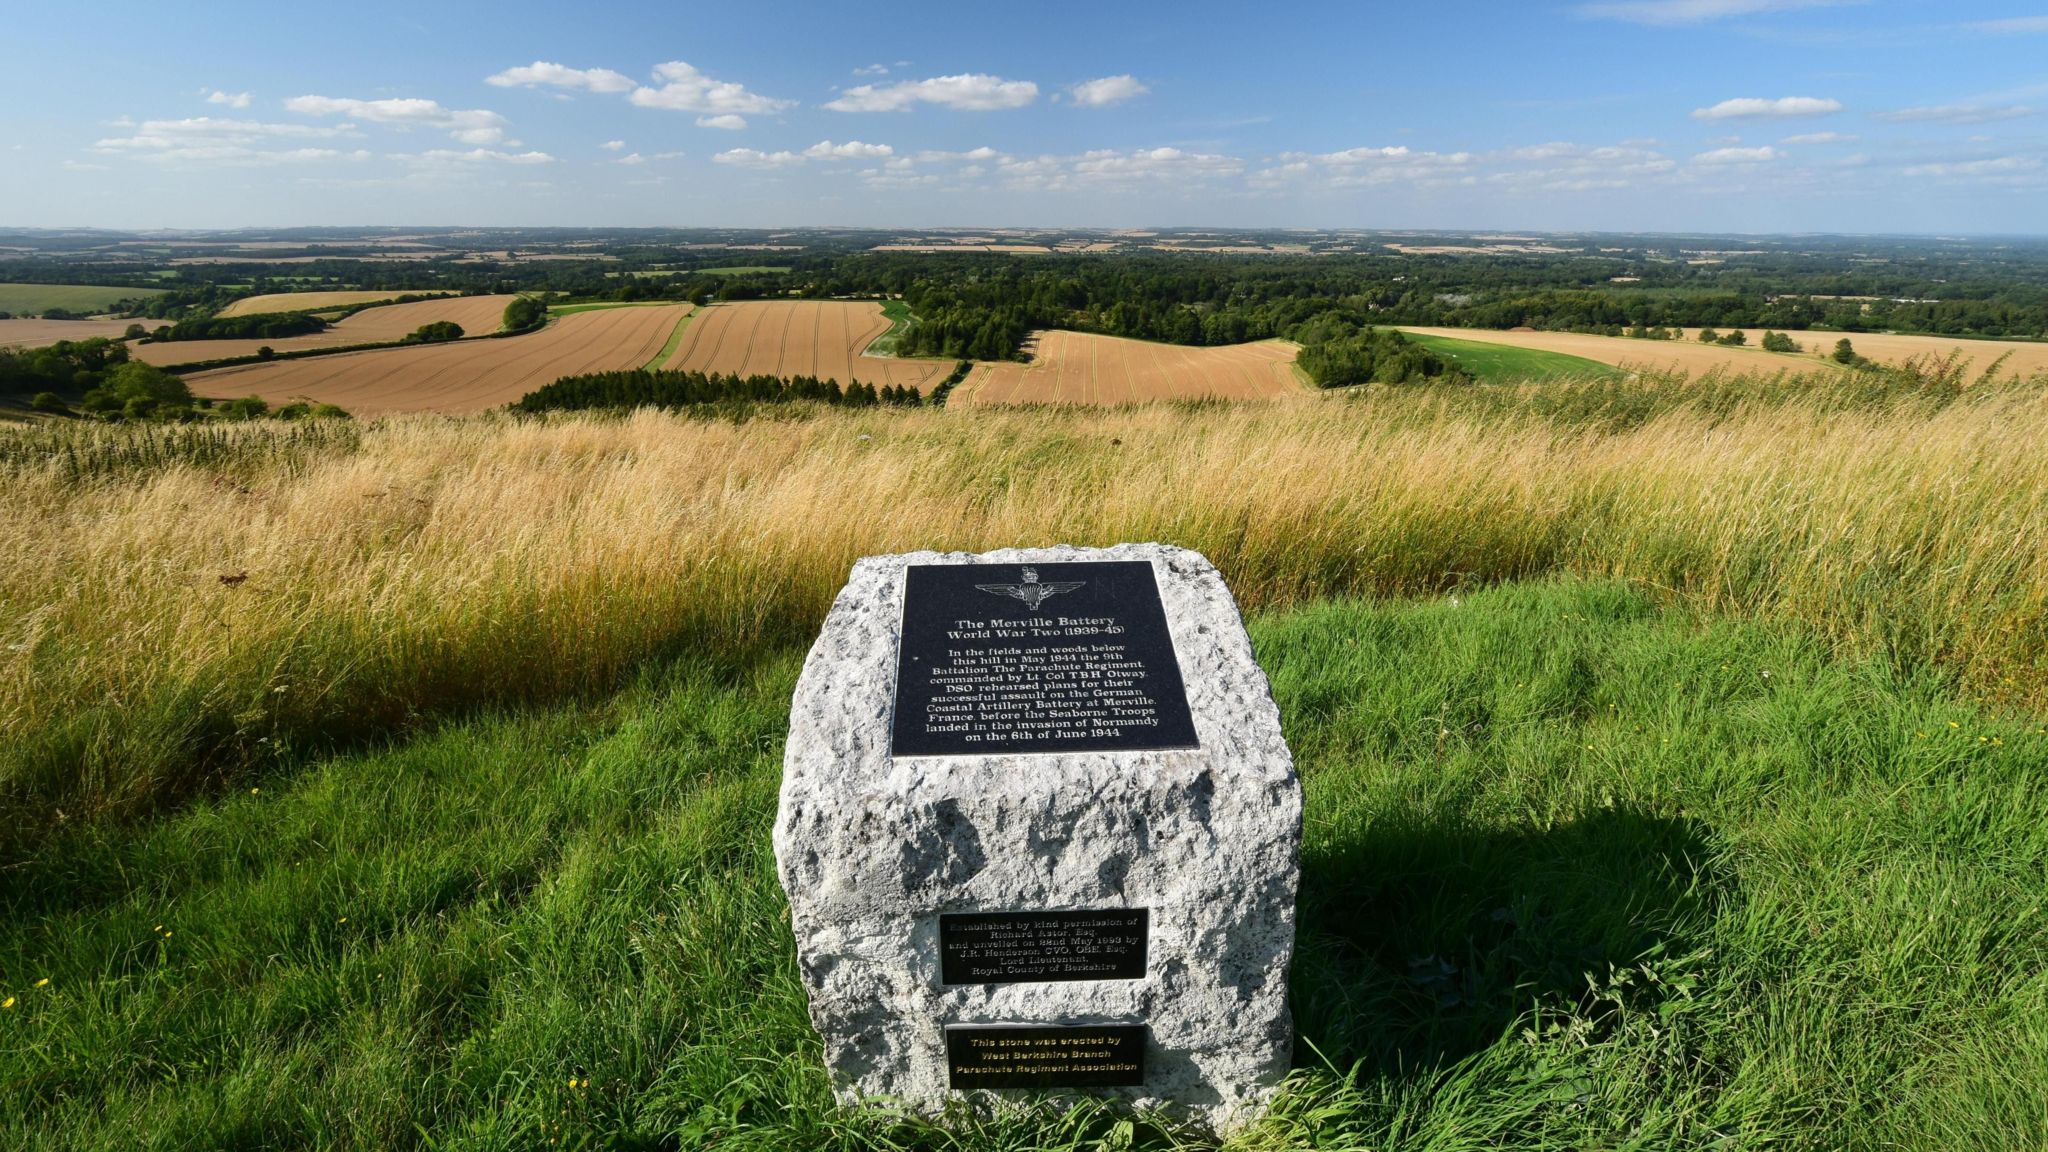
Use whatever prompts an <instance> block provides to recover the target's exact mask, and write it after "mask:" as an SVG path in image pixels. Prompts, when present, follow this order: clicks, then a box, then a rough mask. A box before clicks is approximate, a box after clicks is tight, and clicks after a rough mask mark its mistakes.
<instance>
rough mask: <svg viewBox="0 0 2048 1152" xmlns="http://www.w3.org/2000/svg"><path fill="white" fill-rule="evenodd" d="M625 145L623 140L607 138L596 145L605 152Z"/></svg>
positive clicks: (614, 150)
mask: <svg viewBox="0 0 2048 1152" xmlns="http://www.w3.org/2000/svg"><path fill="white" fill-rule="evenodd" d="M625 146H626V142H625V141H624V140H607V141H605V142H604V143H602V144H599V145H598V147H599V148H602V149H604V150H605V151H607V152H617V151H618V150H620V149H621V148H624V147H625Z"/></svg>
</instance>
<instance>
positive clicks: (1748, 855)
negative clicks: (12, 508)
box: [0, 580, 2048, 1152]
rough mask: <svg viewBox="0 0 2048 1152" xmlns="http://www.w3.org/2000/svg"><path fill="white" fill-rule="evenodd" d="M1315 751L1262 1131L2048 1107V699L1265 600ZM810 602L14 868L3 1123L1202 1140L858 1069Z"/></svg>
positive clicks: (1982, 1118)
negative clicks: (809, 826)
mask: <svg viewBox="0 0 2048 1152" xmlns="http://www.w3.org/2000/svg"><path fill="white" fill-rule="evenodd" d="M1251 627H1252V633H1253V638H1254V640H1255V643H1256V646H1257V650H1258V653H1259V657H1260V661H1261V663H1262V664H1263V665H1264V667H1265V668H1266V669H1267V671H1268V673H1269V674H1270V675H1271V677H1272V680H1273V686H1274V691H1275V694H1276V696H1277V699H1278V701H1279V704H1280V708H1281V713H1282V716H1283V718H1284V722H1285V727H1286V732H1287V736H1288V739H1289V742H1290V744H1291V746H1292V748H1293V751H1294V755H1295V757H1296V760H1297V764H1298V766H1299V768H1300V771H1301V774H1302V778H1303V782H1304V786H1305V790H1306V797H1307V809H1306V829H1305V841H1304V844H1303V851H1302V876H1301V889H1300V905H1299V932H1298V951H1297V956H1296V961H1295V965H1294V969H1293V989H1292V991H1293V997H1294V1014H1295V1021H1296V1025H1297V1029H1298V1033H1299V1039H1298V1041H1297V1044H1296V1057H1295V1062H1296V1065H1297V1069H1298V1071H1297V1073H1296V1076H1295V1079H1294V1080H1293V1081H1292V1083H1291V1084H1290V1085H1289V1087H1288V1089H1287V1090H1286V1091H1285V1092H1284V1093H1283V1094H1282V1095H1281V1097H1280V1099H1279V1101H1278V1103H1277V1104H1276V1106H1275V1109H1274V1111H1273V1114H1272V1115H1271V1116H1270V1117H1269V1118H1267V1119H1266V1121H1264V1123H1263V1124H1261V1125H1260V1126H1258V1127H1256V1128H1254V1129H1253V1130H1251V1131H1249V1132H1247V1133H1245V1134H1243V1135H1241V1136H1240V1137H1239V1138H1238V1139H1237V1140H1236V1141H1235V1142H1234V1143H1233V1144H1232V1147H1235V1148H1240V1149H1246V1150H1251V1149H1281V1148H1344V1149H1433V1150H1462V1149H1471V1150H1479V1149H1496V1148H1515V1149H1581V1148H1617V1149H1618V1148H1641V1149H1674V1148H1682V1149H1717V1150H1729V1149H1781V1148H1784V1149H1793V1148H1813V1149H1820V1148H1827V1149H1873V1150H1875V1149H1886V1148H1908V1149H1919V1148H1928V1149H1933V1148H1939V1149H1943V1150H1953V1149H2012V1148H2038V1147H2042V1146H2044V1145H2048V1093H2044V1092H2043V1091H2042V1085H2044V1084H2048V919H2044V915H2043V903H2044V900H2043V889H2042V877H2043V875H2044V874H2048V736H2044V735H2043V733H2042V730H2041V728H2042V726H2041V725H2040V724H2039V723H2038V722H2037V721H2022V720H2019V719H2010V718H2000V717H1999V716H1996V715H1993V714H1990V713H1988V712H1986V711H1984V710H1982V709H1980V708H1978V707H1975V706H1971V705H1967V704H1965V703H1962V702H1960V700H1959V698H1958V697H1956V696H1955V695H1954V694H1952V693H1951V691H1950V690H1949V689H1948V688H1947V687H1946V686H1945V684H1944V683H1943V682H1942V681H1941V680H1939V679H1938V678H1936V677H1935V676H1934V675H1933V674H1931V673H1930V674H1926V675H1920V674H1911V673H1904V672H1900V671H1898V670H1896V668H1895V666H1894V665H1892V664H1889V663H1886V662H1882V661H1854V660H1846V659H1843V658H1839V657H1834V656H1830V655H1829V653H1830V651H1831V650H1830V649H1829V647H1828V646H1827V645H1825V644H1824V643H1822V642H1820V641H1818V640H1816V639H1814V638H1813V637H1811V636H1810V635H1808V634H1807V633H1804V632H1802V631H1800V630H1799V629H1798V628H1796V627H1793V626H1790V625H1783V626H1781V625H1766V624H1757V623H1748V624H1736V623H1729V622H1725V621H1720V620H1715V619H1711V618H1702V617H1698V616H1695V615H1691V614H1689V613H1686V612H1682V611H1679V610H1675V609H1672V608H1669V607H1666V606H1664V605H1663V604H1662V603H1661V602H1660V601H1659V600H1658V599H1656V598H1654V597H1653V596H1652V595H1651V594H1649V593H1646V592H1644V591H1641V590H1638V589H1637V588H1634V587H1631V586H1627V585H1621V584H1604V583H1579V582H1573V581H1568V580H1560V581H1544V582H1533V583H1523V584H1510V585H1506V586H1503V587H1499V588H1495V589H1492V590H1487V591H1480V592H1475V593H1472V594H1469V595H1465V596H1446V597H1439V598H1432V599H1425V600H1416V601H1403V602H1385V603H1378V604H1370V603H1363V602H1332V603H1325V604H1321V605H1319V606H1310V607H1306V608H1299V609H1294V610H1290V611H1284V612H1277V613H1273V614H1269V615H1264V616H1260V617H1257V618H1255V619H1254V620H1253V621H1252V625H1251ZM801 659H802V653H801V651H799V650H797V649H795V648H774V649H771V650H762V651H758V652H754V653H751V654H747V655H745V656H743V657H741V658H738V659H735V660H733V661H732V662H730V663H719V664H714V663H705V662H696V663H692V662H684V663H679V664H672V665H667V666H661V667H657V668H655V669H652V670H649V671H647V672H645V673H644V674H643V675H642V676H641V678H640V680H639V681H638V682H637V684H635V685H634V686H632V687H630V688H628V689H627V690H625V691H622V692H620V693H618V694H617V695H615V696H611V697H609V698H597V699H591V700H588V701H585V702H583V703H572V704H556V705H550V706H540V705H533V706H524V707H521V706H507V707H504V708H501V709H486V710H484V711H480V712H477V713H474V714H472V715H469V716H467V717H457V718H455V719H451V720H447V721H444V722H442V723H440V724H438V725H435V726H430V727H428V728H426V729H425V730H423V731H422V732H421V733H419V734H417V735H414V736H412V737H407V738H403V739H400V740H397V741H396V742H393V743H388V744H370V745H367V746H364V747H361V748H359V749H356V750H343V751H341V752H338V753H334V754H328V755H312V754H305V755H301V756H300V757H299V758H297V759H289V758H288V759H286V760H284V761H281V762H280V766H279V767H278V768H277V769H275V770H274V771H273V772H272V773H271V774H270V775H268V776H266V777H261V778H256V779H253V780H252V779H247V778H244V779H242V780H241V781H240V782H238V783H237V784H236V785H235V786H234V787H233V788H232V789H230V790H227V791H217V792H215V793H213V794H211V795H209V796H205V797H202V798H200V799H198V800H196V801H194V802H191V803H189V804H187V805H186V806H184V807H183V808H182V809H178V810H173V811H167V812H163V813H161V814H159V815H157V816H155V817H152V818H147V819H145V820H143V821H142V822H140V823H132V824H127V825H94V826H90V827H81V828H78V829H75V830H74V831H73V832H71V833H69V834H63V835H60V836H59V837H58V838H57V839H56V840H54V841H53V842H51V843H49V844H48V845H47V846H46V847H45V848H44V849H43V850H41V851H38V852H37V853H36V854H35V855H34V856H33V857H32V858H30V859H27V860H24V861H22V862H20V863H19V864H17V865H15V866H14V867H12V868H11V869H10V870H9V872H8V874H7V876H6V879H5V881H4V883H0V999H4V1000H5V1005H6V1006H5V1008H4V1010H0V1085H4V1086H5V1091H4V1092H0V1146H5V1147H7V1148H11V1149H23V1150H25V1152H26V1150H55V1149H86V1148H94V1149H98V1148H107V1149H112V1148H121V1149H131V1148H151V1149H155V1148H161V1149H182V1148H251V1149H253V1148H283V1147H290V1148H361V1149H372V1148H374V1149H415V1148H418V1149H426V1148H432V1149H502V1148H532V1149H547V1148H632V1149H656V1148H660V1149H694V1148H708V1147H716V1148H721V1149H761V1150H767V1149H786V1148H803V1149H811V1148H826V1149H877V1150H880V1149H982V1148H990V1149H1027V1148H1060V1149H1069V1148H1083V1147H1088V1148H1094V1147H1102V1148H1132V1147H1137V1148H1159V1149H1165V1148H1194V1149H1200V1148H1207V1147H1210V1146H1211V1145H1210V1142H1209V1141H1207V1140H1206V1139H1204V1138H1202V1137H1200V1136H1197V1135H1194V1134H1188V1133H1176V1132H1173V1131H1172V1130H1171V1129H1170V1128H1169V1127H1162V1126H1159V1125H1156V1124H1154V1123H1152V1122H1150V1121H1144V1120H1141V1121H1139V1122H1137V1123H1132V1122H1130V1121H1128V1120H1125V1119H1122V1118H1119V1117H1116V1116H1114V1115H1110V1114H1106V1113H1102V1112H1098V1111H1095V1110H1093V1109H1089V1108H1086V1107H1084V1108H1081V1109H1079V1110H1076V1111H1071V1112H1066V1113H1061V1112H1059V1111H1057V1110H1054V1109H1043V1110H1037V1111H1030V1112H1025V1113H1021V1114H1018V1115H1013V1116H1010V1117H1007V1118H1002V1119H988V1118H980V1119H974V1118H966V1117H963V1118H961V1119H960V1128H959V1129H958V1130H956V1131H950V1132H949V1131H946V1130H942V1129H939V1128H934V1127H931V1126H928V1125H925V1124H923V1123H920V1122H914V1121H911V1120H907V1119H904V1118H902V1117H900V1116H897V1115H895V1114H894V1113H892V1112H890V1111H888V1110H887V1109H882V1108H876V1109H869V1110H863V1111H852V1112H847V1111H840V1110H837V1109H835V1108H834V1106H833V1103H832V1099H831V1094H830V1090H829V1086H828V1084H827V1081H826V1077H825V1072H824V1068H823V1065H822V1063H821V1060H820V1055H819V1049H818V1043H817V1040H816V1038H815V1037H814V1035H813V1033H812V1031H811V1028H810V1025H809V1022H808V1020H807V1018H806V1016H805V1001H804V993H803V988H802V984H801V983H800V980H799V977H798V973H797V969H796V963H795V957H794V955H793V947H792V944H791V937H790V931H789V927H788V924H787V920H786V916H787V908H786V905H785V902H784V899H783V896H782V893H781V890H780V888H779V887H778V885H777V882H776V879H775V870H774V864H773V860H772V858H771V854H770V848H769V829H770V825H771V822H772V820H773V815H774V808H775V803H776V789H777V784H778V780H779V775H780V764H781V758H782V740H783V735H784V732H785V730H786V726H787V723H788V714H787V710H788V700H789V696H790V690H791V687H792V685H793V683H794V679H795V676H796V674H797V671H798V667H799V665H800V662H801Z"/></svg>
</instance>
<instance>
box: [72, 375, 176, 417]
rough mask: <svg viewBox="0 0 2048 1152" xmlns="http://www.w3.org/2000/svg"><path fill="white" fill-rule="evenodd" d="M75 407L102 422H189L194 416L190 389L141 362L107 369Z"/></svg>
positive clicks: (174, 378)
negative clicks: (98, 381) (102, 377)
mask: <svg viewBox="0 0 2048 1152" xmlns="http://www.w3.org/2000/svg"><path fill="white" fill-rule="evenodd" d="M79 407H80V408H81V409H83V410H84V411H85V412H86V413H87V414H89V415H93V416H98V417H101V418H102V419H122V420H189V419H192V418H193V417H194V415H195V414H196V413H195V412H194V409H193V403H192V389H191V388H189V387H187V386H186V384H185V382H184V381H183V380H180V379H178V378H177V377H176V376H173V375H171V374H170V373H169V372H166V371H164V370H163V369H161V368H158V367H156V366H155V365H153V364H144V363H142V362H141V361H130V362H128V363H126V364H121V365H118V366H116V367H114V368H112V369H109V370H108V371H107V373H106V376H105V378H104V379H103V380H102V381H101V382H100V384H99V386H98V387H96V388H93V389H91V390H89V391H87V392H86V394H85V399H84V400H83V401H82V402H81V403H80V404H79Z"/></svg>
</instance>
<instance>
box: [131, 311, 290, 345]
mask: <svg viewBox="0 0 2048 1152" xmlns="http://www.w3.org/2000/svg"><path fill="white" fill-rule="evenodd" d="M137 327H139V325H137ZM326 327H327V321H325V320H322V319H320V318H319V317H318V316H309V315H307V314H306V313H304V312H259V313H256V314H255V315H252V316H214V317H210V318H208V319H205V320H180V321H179V322H177V323H176V324H173V325H171V326H170V327H169V328H168V329H164V328H159V329H157V331H156V335H155V336H154V337H152V339H154V340H157V341H176V340H278V339H283V338H285V337H289V336H306V335H310V334H312V333H314V332H319V331H321V330H323V329H325V328H326Z"/></svg>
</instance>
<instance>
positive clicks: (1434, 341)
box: [1402, 332, 1622, 384]
mask: <svg viewBox="0 0 2048 1152" xmlns="http://www.w3.org/2000/svg"><path fill="white" fill-rule="evenodd" d="M1402 335H1404V336H1406V337H1408V339H1410V340H1413V341H1415V342H1416V343H1417V344H1420V345H1422V346H1423V347H1424V348H1427V349H1429V350H1430V351H1432V352H1435V353H1436V354H1438V355H1439V356H1445V357H1448V358H1450V359H1451V360H1454V361H1456V362H1457V363H1458V364H1459V365H1460V366H1462V367H1463V368H1464V369H1465V370H1466V371H1468V372H1470V373H1472V374H1473V375H1474V376H1477V377H1478V378H1479V379H1480V380H1482V381H1485V382H1487V383H1495V384H1497V383H1512V382H1515V381H1528V380H1555V379H1560V378H1578V379H1589V380H1601V379H1614V378H1618V377H1620V376H1621V375H1622V371H1621V369H1619V368H1616V367H1614V366H1613V365H1611V364H1602V363H1600V362H1599V361H1598V360H1588V359H1586V358H1585V357H1584V356H1567V355H1565V354H1564V353H1562V352H1546V351H1544V350H1542V349H1540V348H1514V347H1510V346H1509V345H1506V344H1488V343H1484V342H1482V341H1478V340H1459V339H1456V338H1454V337H1450V336H1430V335H1424V334H1420V333H1415V332H1404V333H1402Z"/></svg>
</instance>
